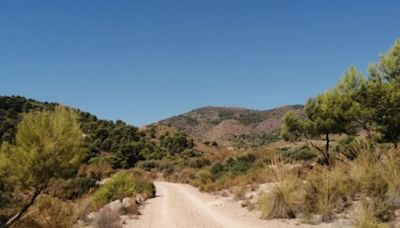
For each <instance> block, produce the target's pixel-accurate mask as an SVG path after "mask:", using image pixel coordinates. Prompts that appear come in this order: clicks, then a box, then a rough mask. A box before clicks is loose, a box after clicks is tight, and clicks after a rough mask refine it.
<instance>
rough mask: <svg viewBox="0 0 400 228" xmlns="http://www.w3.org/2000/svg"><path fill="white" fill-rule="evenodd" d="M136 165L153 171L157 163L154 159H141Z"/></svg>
mask: <svg viewBox="0 0 400 228" xmlns="http://www.w3.org/2000/svg"><path fill="white" fill-rule="evenodd" d="M136 166H137V167H138V168H141V169H143V170H146V171H151V170H152V169H154V168H155V167H156V164H155V163H154V161H140V162H138V163H137V164H136Z"/></svg>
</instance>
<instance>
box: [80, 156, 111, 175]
mask: <svg viewBox="0 0 400 228" xmlns="http://www.w3.org/2000/svg"><path fill="white" fill-rule="evenodd" d="M113 172H114V170H113V169H112V167H111V164H110V163H109V162H108V161H107V160H106V159H99V158H96V159H92V160H91V161H90V163H89V164H85V165H81V167H80V168H79V171H78V176H81V177H91V178H94V179H96V180H101V179H103V178H105V177H109V176H110V175H111V174H112V173H113Z"/></svg>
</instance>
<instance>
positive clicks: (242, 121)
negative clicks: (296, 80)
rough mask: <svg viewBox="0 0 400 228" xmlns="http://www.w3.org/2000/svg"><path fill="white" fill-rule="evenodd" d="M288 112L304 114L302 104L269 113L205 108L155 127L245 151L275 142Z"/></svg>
mask: <svg viewBox="0 0 400 228" xmlns="http://www.w3.org/2000/svg"><path fill="white" fill-rule="evenodd" d="M288 111H294V112H295V113H297V114H298V115H304V112H303V106H302V105H292V106H283V107H279V108H274V109H270V110H251V109H245V108H236V107H213V106H207V107H203V108H199V109H195V110H192V111H190V112H188V113H185V114H182V115H178V116H174V117H171V118H168V119H165V120H161V121H159V122H158V123H156V125H166V126H169V127H173V128H176V129H177V130H179V131H183V132H185V133H186V134H187V135H188V136H189V137H191V138H193V139H196V140H200V141H202V142H205V143H206V144H208V143H213V142H216V143H217V144H219V145H222V146H225V147H237V148H246V147H253V146H259V145H264V144H267V143H270V142H272V141H275V140H277V138H278V133H279V128H280V125H281V120H282V118H283V116H284V115H285V114H286V113H287V112H288ZM214 144H215V143H214Z"/></svg>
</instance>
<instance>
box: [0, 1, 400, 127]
mask: <svg viewBox="0 0 400 228" xmlns="http://www.w3.org/2000/svg"><path fill="white" fill-rule="evenodd" d="M399 12H400V1H398V0H392V1H390V0H382V1H376V0H362V1H361V0H354V1H353V0H351V1H350V0H335V1H329V0H301V1H300V0H291V1H289V0H275V1H271V0H259V1H256V0H240V1H239V0H237V1H234V0H201V1H199V0H181V1H174V0H157V1H155V0H142V1H139V0H138V1H135V0H126V1H123V0H108V1H101V0H63V1H61V0H1V1H0V95H13V94H14V95H22V96H26V97H30V98H34V99H38V100H41V101H52V102H60V103H63V104H66V105H71V106H74V107H77V108H80V109H82V110H84V111H89V112H92V113H94V114H96V115H97V116H99V117H101V118H106V119H111V120H117V119H122V120H124V121H126V122H128V123H131V124H134V125H138V126H141V125H144V124H148V123H151V122H154V121H158V120H160V119H163V118H166V117H169V116H171V115H176V114H180V113H183V112H187V111H189V110H191V109H194V108H198V107H201V106H206V105H217V106H240V107H246V108H254V109H268V108H273V107H276V106H281V105H286V104H302V103H304V102H305V101H306V100H307V98H308V97H310V96H313V95H316V94H318V93H320V92H322V91H323V90H325V89H327V88H329V87H331V86H332V85H334V83H335V82H336V81H337V80H338V79H339V77H340V76H341V75H342V73H343V72H344V70H345V69H346V68H348V67H349V66H350V65H352V64H354V65H357V66H358V67H359V68H360V69H362V70H365V68H366V66H367V65H368V64H369V63H371V62H373V61H376V59H377V57H378V54H379V53H382V52H384V51H386V50H387V49H388V48H389V47H390V46H391V45H392V44H393V43H394V41H395V39H396V38H400V13H399Z"/></svg>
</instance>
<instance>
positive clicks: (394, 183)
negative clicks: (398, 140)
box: [379, 151, 400, 208]
mask: <svg viewBox="0 0 400 228" xmlns="http://www.w3.org/2000/svg"><path fill="white" fill-rule="evenodd" d="M399 155H400V154H399V151H387V152H385V153H384V155H383V162H382V163H379V168H380V169H379V171H380V173H381V175H382V179H383V180H384V181H385V182H386V183H387V192H386V194H385V196H386V201H387V204H388V205H389V206H392V207H396V208H398V207H400V157H399Z"/></svg>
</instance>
